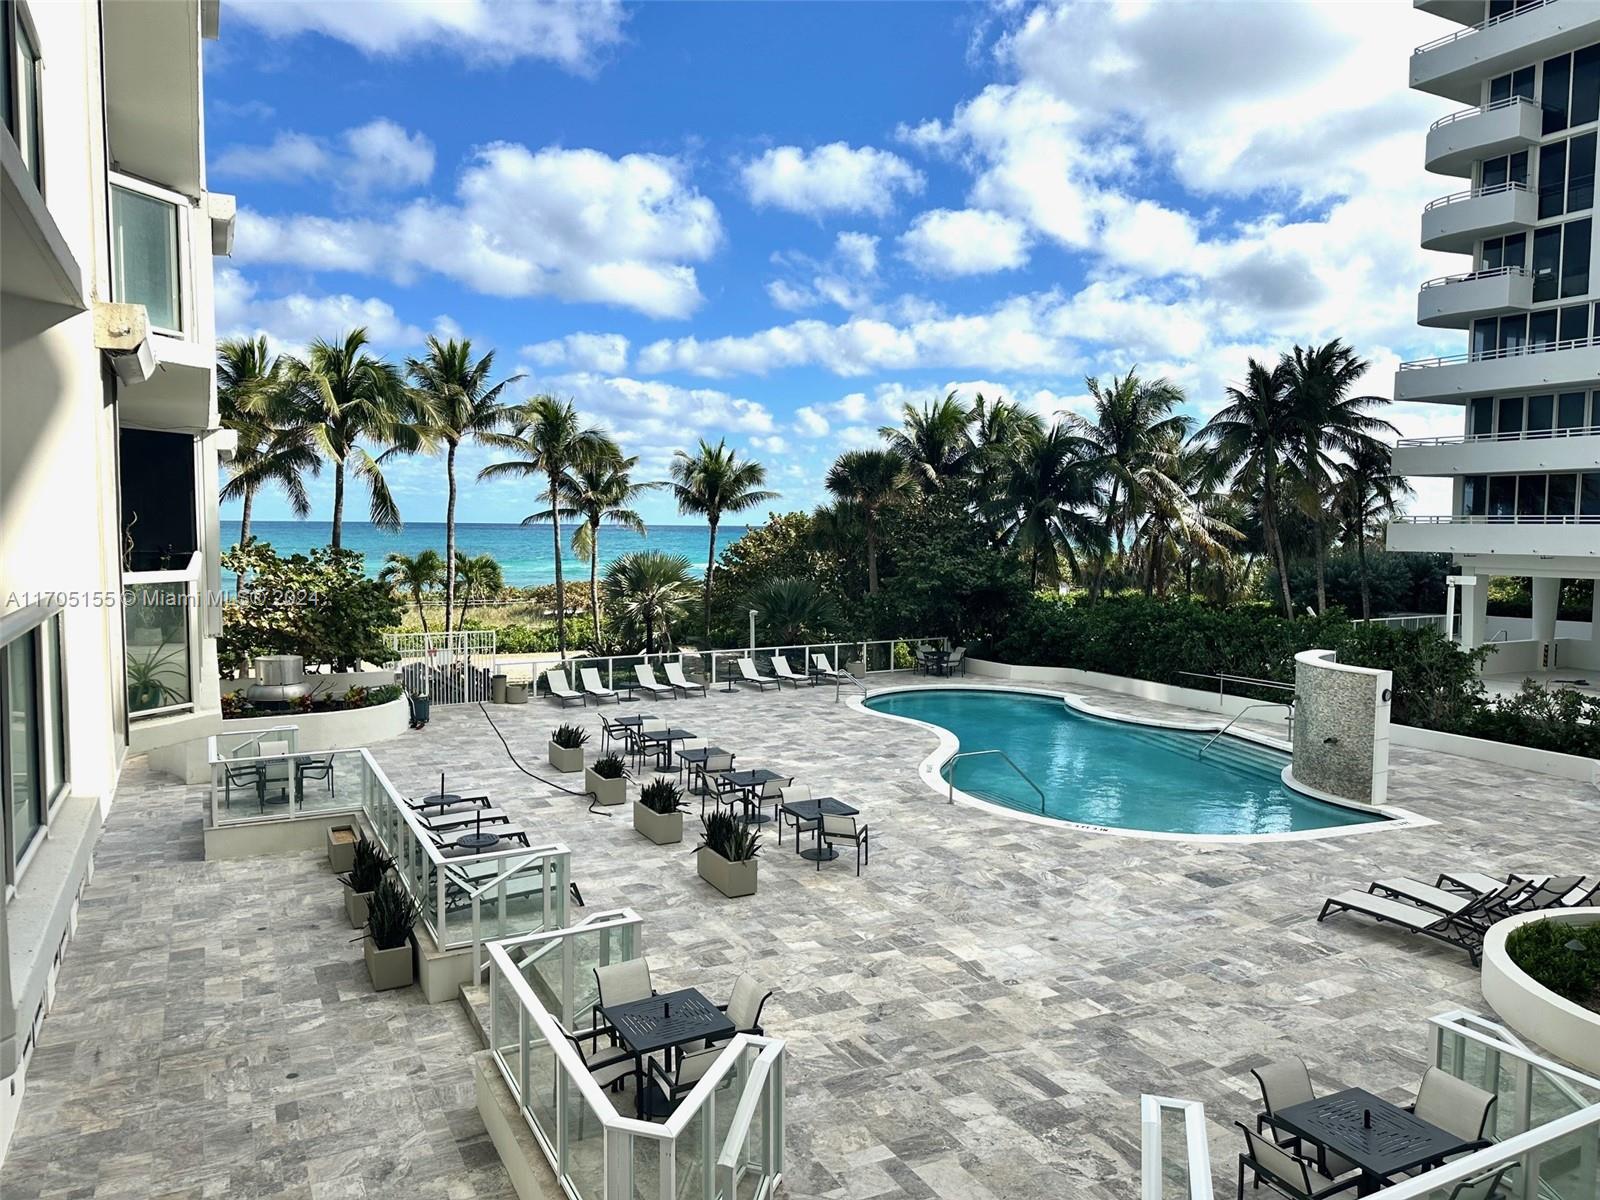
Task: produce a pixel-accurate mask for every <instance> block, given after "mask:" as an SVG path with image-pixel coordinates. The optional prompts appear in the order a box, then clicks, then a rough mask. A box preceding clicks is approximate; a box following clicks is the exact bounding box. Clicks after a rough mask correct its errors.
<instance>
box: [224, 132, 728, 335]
mask: <svg viewBox="0 0 1600 1200" xmlns="http://www.w3.org/2000/svg"><path fill="white" fill-rule="evenodd" d="M456 195H457V201H458V202H457V203H455V204H449V203H442V202H439V201H436V200H431V199H429V200H415V201H412V202H410V203H408V204H406V205H405V206H404V207H402V208H400V209H399V210H398V211H396V212H395V213H394V214H392V215H391V216H389V217H387V218H385V219H376V218H373V219H350V220H340V219H335V218H328V217H318V216H309V215H293V216H285V217H270V216H265V215H262V214H260V213H257V212H255V211H253V210H249V209H246V210H244V211H242V212H241V213H240V216H239V235H238V246H237V248H236V250H235V257H236V258H237V259H238V260H239V261H240V262H245V263H250V262H271V263H288V264H292V265H295V266H300V267H305V268H308V269H311V270H347V271H360V272H365V273H368V274H383V275H386V276H388V277H389V278H391V279H394V280H396V281H397V282H401V283H407V282H410V281H412V280H413V279H415V278H416V277H417V276H418V275H419V274H420V273H421V272H423V271H433V272H436V273H438V274H441V275H445V276H448V277H449V278H452V279H455V280H456V281H457V282H459V283H462V284H464V285H466V286H467V287H469V288H472V289H473V290H474V291H478V292H482V293H485V294H487V295H494V296H542V295H549V296H555V297H557V298H558V299H562V300H572V301H592V302H599V303H606V304H616V305H620V306H623V307H627V308H633V309H636V310H638V311H639V312H642V313H645V314H646V315H648V316H653V317H683V316H687V315H688V314H689V313H691V312H693V311H694V310H695V309H696V308H697V307H699V305H700V302H701V296H700V289H699V285H698V282H697V280H696V277H695V272H694V268H693V267H692V266H690V265H688V264H690V263H692V262H698V261H702V260H704V259H706V258H708V257H709V256H710V255H711V254H712V252H713V251H714V250H715V249H716V248H717V245H718V244H719V243H720V241H721V238H722V226H721V222H720V220H719V219H718V216H717V210H716V206H715V205H713V204H712V203H711V201H710V200H708V199H707V198H706V197H704V196H702V195H701V194H700V193H699V192H697V191H695V190H694V188H693V187H692V186H691V185H689V183H688V182H687V181H686V179H685V178H684V173H683V168H682V166H681V164H679V163H678V161H677V160H676V159H672V158H666V157H662V156H659V155H651V154H626V155H623V156H622V157H621V158H612V157H610V156H609V155H606V154H602V153H600V152H599V151H597V150H564V149H560V148H554V147H552V148H546V149H543V150H539V151H532V150H529V149H528V148H527V147H526V146H522V145H519V144H515V143H507V142H497V143H494V144H492V145H489V146H485V147H483V148H481V149H480V150H478V151H477V153H476V154H475V156H474V158H473V160H472V162H471V164H470V165H469V166H468V167H467V169H466V170H465V171H464V172H463V173H462V176H461V179H460V182H459V184H458V186H457V188H456Z"/></svg>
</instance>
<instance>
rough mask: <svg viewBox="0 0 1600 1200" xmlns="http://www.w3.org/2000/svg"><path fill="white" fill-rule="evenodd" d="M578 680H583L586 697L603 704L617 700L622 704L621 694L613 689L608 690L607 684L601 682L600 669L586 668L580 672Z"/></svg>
mask: <svg viewBox="0 0 1600 1200" xmlns="http://www.w3.org/2000/svg"><path fill="white" fill-rule="evenodd" d="M578 678H579V679H581V680H583V694H584V695H585V696H593V697H594V698H595V699H596V700H598V701H601V702H602V703H604V702H605V701H607V700H615V701H616V702H617V703H618V704H621V703H622V693H621V692H618V691H616V690H614V689H612V688H608V687H607V686H606V685H605V684H603V683H601V682H600V671H599V669H598V668H596V667H584V668H583V669H582V670H580V671H579V672H578Z"/></svg>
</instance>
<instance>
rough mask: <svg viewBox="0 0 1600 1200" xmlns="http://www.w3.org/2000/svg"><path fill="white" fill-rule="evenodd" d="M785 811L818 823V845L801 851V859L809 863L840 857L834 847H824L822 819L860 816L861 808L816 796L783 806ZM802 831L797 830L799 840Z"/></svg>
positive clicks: (829, 797) (830, 797)
mask: <svg viewBox="0 0 1600 1200" xmlns="http://www.w3.org/2000/svg"><path fill="white" fill-rule="evenodd" d="M781 807H782V809H783V811H784V812H786V813H788V814H789V815H790V816H791V817H794V818H795V819H796V820H799V821H815V822H816V823H817V831H816V832H817V844H816V845H815V846H808V847H807V848H806V849H804V850H802V851H800V857H801V858H803V859H806V860H807V861H808V862H817V863H821V862H832V861H833V860H834V859H836V858H838V857H839V852H838V851H837V850H835V849H834V848H833V847H832V846H828V845H824V844H823V841H822V818H823V817H825V816H828V817H854V816H857V815H859V814H860V812H861V810H860V809H859V808H851V807H850V806H849V805H848V804H846V803H845V802H844V801H843V800H835V799H834V798H833V797H832V796H816V797H813V798H812V799H810V800H796V801H795V802H794V803H793V804H785V805H782V806H781ZM799 836H800V830H799V828H798V827H796V829H795V837H796V838H797V839H798V838H799Z"/></svg>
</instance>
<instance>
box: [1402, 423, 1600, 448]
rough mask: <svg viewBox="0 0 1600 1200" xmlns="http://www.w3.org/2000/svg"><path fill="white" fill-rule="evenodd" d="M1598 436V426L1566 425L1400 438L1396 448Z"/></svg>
mask: <svg viewBox="0 0 1600 1200" xmlns="http://www.w3.org/2000/svg"><path fill="white" fill-rule="evenodd" d="M1596 436H1600V425H1566V426H1562V427H1560V428H1557V429H1510V430H1505V431H1503V432H1499V433H1458V434H1456V435H1454V436H1452V437H1419V438H1400V439H1399V440H1398V441H1396V442H1395V445H1396V446H1464V445H1471V444H1472V443H1474V442H1542V441H1546V440H1547V439H1549V438H1565V437H1596Z"/></svg>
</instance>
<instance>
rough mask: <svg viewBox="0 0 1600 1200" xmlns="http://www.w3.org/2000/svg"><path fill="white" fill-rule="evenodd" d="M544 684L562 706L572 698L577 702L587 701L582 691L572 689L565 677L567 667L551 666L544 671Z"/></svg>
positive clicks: (584, 702)
mask: <svg viewBox="0 0 1600 1200" xmlns="http://www.w3.org/2000/svg"><path fill="white" fill-rule="evenodd" d="M544 686H545V687H546V688H547V689H548V690H549V692H550V694H551V695H552V696H554V697H555V698H556V699H557V700H559V701H561V707H562V708H565V707H566V706H567V704H568V703H569V702H571V701H573V700H576V701H577V702H578V703H579V704H587V703H589V701H588V700H587V699H585V698H584V695H583V693H582V692H575V691H573V690H572V682H571V681H570V680H569V679H568V678H567V669H566V668H565V667H551V668H550V669H549V670H548V671H546V672H545V673H544Z"/></svg>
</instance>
